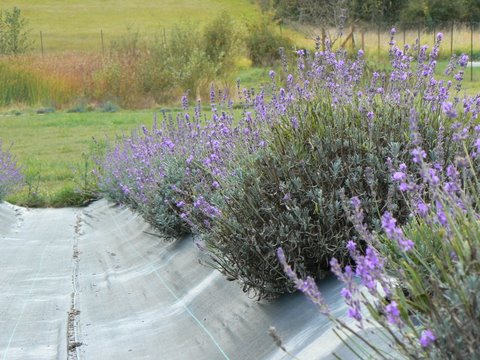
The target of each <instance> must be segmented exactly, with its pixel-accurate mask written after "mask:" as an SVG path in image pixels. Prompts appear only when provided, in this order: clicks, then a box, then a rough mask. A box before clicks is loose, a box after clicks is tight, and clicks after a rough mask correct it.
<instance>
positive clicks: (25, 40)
mask: <svg viewBox="0 0 480 360" xmlns="http://www.w3.org/2000/svg"><path fill="white" fill-rule="evenodd" d="M27 24H28V23H27V20H26V19H25V18H24V17H23V16H22V14H21V11H20V9H19V8H18V7H14V8H13V9H12V10H5V11H3V12H1V11H0V55H19V54H23V53H25V52H27V51H28V50H30V48H31V47H32V44H31V41H30V40H29V37H28V36H29V31H28V29H27Z"/></svg>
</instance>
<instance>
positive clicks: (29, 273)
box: [0, 200, 348, 360]
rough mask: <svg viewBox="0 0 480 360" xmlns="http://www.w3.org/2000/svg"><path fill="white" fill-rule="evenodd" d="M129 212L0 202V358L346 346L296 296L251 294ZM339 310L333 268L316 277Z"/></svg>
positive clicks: (303, 351)
mask: <svg viewBox="0 0 480 360" xmlns="http://www.w3.org/2000/svg"><path fill="white" fill-rule="evenodd" d="M199 256H200V253H199V250H198V249H197V247H196V246H195V244H194V243H193V241H192V239H191V238H189V237H187V238H184V239H181V240H179V241H176V242H165V241H164V240H162V239H161V238H159V237H158V236H157V235H155V234H154V232H153V231H152V229H151V228H150V227H149V226H148V225H147V224H146V223H145V222H144V221H143V220H142V219H141V218H140V217H139V216H138V215H136V214H134V213H132V212H131V211H130V210H128V209H126V208H124V207H119V206H114V205H112V204H110V203H108V202H107V201H105V200H100V201H98V202H96V203H93V204H91V205H90V206H88V207H87V208H83V209H72V208H65V209H24V208H19V207H16V206H13V205H10V204H8V203H1V204H0V359H115V360H120V359H168V360H170V359H173V360H176V359H197V360H198V359H200V360H201V359H206V360H207V359H208V360H211V359H290V356H288V355H286V354H285V353H284V352H283V351H282V350H281V349H279V348H278V347H277V346H276V345H275V344H274V342H273V340H272V339H271V337H270V336H269V335H268V333H267V332H268V329H269V327H270V326H274V327H275V328H276V329H277V332H278V334H279V335H280V337H281V338H282V340H283V345H284V346H285V347H286V348H287V349H288V350H289V351H290V353H292V354H294V355H295V356H297V357H298V358H299V359H305V360H307V359H330V358H333V357H332V356H331V355H330V354H331V353H332V351H337V353H339V354H340V355H342V353H344V354H345V355H344V356H346V358H348V355H346V354H347V352H346V350H345V349H344V348H343V347H342V346H341V341H340V340H339V339H338V338H337V337H336V336H335V335H334V333H333V331H332V325H331V323H330V322H329V321H328V319H326V318H325V317H323V316H321V315H320V314H319V312H318V310H317V308H316V307H315V306H314V305H313V304H312V303H310V302H309V301H308V300H307V299H306V298H305V297H304V296H303V295H301V294H291V295H286V296H283V297H281V298H279V299H277V300H275V301H273V302H257V301H255V300H253V299H250V298H249V297H248V296H247V295H246V294H244V293H243V292H242V291H241V288H240V286H239V285H238V284H237V283H235V282H228V281H226V280H225V278H224V277H223V276H222V275H220V274H219V273H218V272H217V271H216V270H213V269H211V268H209V267H206V266H204V265H201V264H199V261H198V259H199ZM320 287H321V290H322V292H323V294H324V296H325V298H326V301H327V302H328V303H329V304H330V306H331V308H332V309H333V312H334V313H335V314H337V315H340V314H343V313H344V312H345V305H344V304H343V301H342V299H341V297H340V296H339V291H340V289H341V287H342V285H341V284H340V283H339V282H338V281H337V280H335V279H333V278H328V279H326V280H324V281H322V283H321V284H320Z"/></svg>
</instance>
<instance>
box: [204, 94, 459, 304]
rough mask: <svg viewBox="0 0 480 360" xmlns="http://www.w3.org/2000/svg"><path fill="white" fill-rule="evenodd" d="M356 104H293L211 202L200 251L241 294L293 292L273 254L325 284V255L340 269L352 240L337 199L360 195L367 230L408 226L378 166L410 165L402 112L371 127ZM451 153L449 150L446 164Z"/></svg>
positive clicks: (319, 100) (429, 126)
mask: <svg viewBox="0 0 480 360" xmlns="http://www.w3.org/2000/svg"><path fill="white" fill-rule="evenodd" d="M357 106H358V105H356V104H351V105H348V104H345V103H344V104H343V105H342V107H335V106H334V105H332V103H331V102H330V101H329V98H328V97H322V96H319V97H316V98H315V99H314V100H313V99H312V100H311V101H306V102H302V103H301V104H297V108H296V111H295V112H294V113H290V114H289V115H288V116H286V117H284V118H283V120H282V122H281V123H280V124H279V125H277V126H275V127H274V129H273V131H272V134H271V139H270V142H269V145H268V146H267V148H266V149H265V150H264V151H260V152H258V153H257V155H256V156H255V158H254V160H253V161H252V162H251V163H249V164H246V165H244V166H243V167H242V168H243V169H244V170H243V174H242V176H238V173H236V176H237V177H238V180H237V182H236V183H233V184H231V185H229V186H233V187H234V188H233V189H231V191H230V192H229V193H228V194H225V202H224V203H222V202H219V203H218V204H215V205H216V206H217V207H219V208H220V210H221V212H222V214H223V216H222V217H221V218H219V219H217V220H216V222H215V223H214V226H213V227H212V229H211V230H210V231H208V232H206V233H205V234H204V239H205V242H206V244H207V248H208V250H209V251H210V252H211V253H212V254H213V257H214V258H215V261H216V263H217V264H220V266H219V268H220V270H221V271H222V272H224V273H225V274H227V275H228V276H230V277H232V278H235V279H239V280H240V281H241V283H242V284H243V286H244V289H245V290H251V291H253V292H254V293H256V294H257V295H258V296H259V297H272V296H276V295H278V294H281V293H284V292H285V291H291V290H293V289H292V284H291V283H290V282H289V281H288V279H287V277H286V276H285V275H284V274H283V273H282V270H281V267H280V265H279V264H278V262H277V260H276V255H275V249H276V248H278V247H282V248H283V249H284V251H285V254H286V256H287V259H288V261H289V263H291V264H293V266H294V268H295V271H297V272H298V273H299V274H301V276H302V277H306V276H312V277H314V278H317V279H318V278H321V277H323V276H325V274H326V273H327V272H328V271H329V268H330V266H329V261H330V259H331V258H332V257H336V258H337V259H338V260H339V261H340V262H342V263H348V262H349V259H350V257H349V254H348V251H347V249H346V243H347V241H349V240H350V239H352V238H354V237H355V232H354V231H353V227H352V225H351V223H350V222H349V219H348V216H347V214H346V213H345V211H344V208H343V203H344V199H345V198H350V197H353V196H361V197H362V199H363V208H364V210H365V213H366V221H367V223H368V224H370V226H372V227H374V228H377V226H378V224H379V220H378V219H379V216H378V215H379V214H381V213H383V211H385V210H386V209H389V210H390V211H391V212H392V213H393V214H394V215H395V216H396V217H397V218H398V220H399V221H400V222H404V221H405V220H406V219H407V217H408V215H409V209H408V208H407V207H406V206H405V201H404V199H403V197H402V195H401V194H400V193H399V192H398V191H396V190H395V187H394V184H393V182H392V180H391V172H390V169H389V167H388V165H387V164H386V162H385V160H386V159H387V158H391V159H393V161H394V162H395V163H406V164H411V156H410V151H411V149H412V148H411V145H408V143H409V137H408V129H409V126H410V125H409V117H410V115H409V109H406V108H403V109H401V108H399V107H398V106H395V105H393V104H386V103H384V104H382V107H381V108H379V109H378V110H377V113H376V115H375V116H376V119H375V121H374V122H369V121H365V115H363V114H362V113H361V112H359V111H358V107H357ZM419 110H420V111H421V109H419ZM425 115H426V112H422V113H421V115H420V117H422V118H423V117H424V116H425ZM292 118H295V119H296V120H297V121H298V124H297V123H293V124H292ZM424 119H425V121H423V122H422V123H421V126H420V129H421V130H420V131H421V135H422V138H423V139H424V144H425V149H426V151H427V152H428V153H429V156H430V158H431V159H436V160H438V154H437V153H435V147H436V144H437V141H438V131H439V128H440V127H441V126H442V125H441V124H440V122H437V121H429V120H428V117H426V116H425V117H424ZM451 134H452V131H451V130H446V132H445V133H444V135H445V136H446V137H447V138H450V137H451ZM459 149H460V148H459V147H458V146H457V145H455V144H449V147H448V148H447V149H446V150H445V153H444V157H445V159H447V160H449V159H452V157H453V154H455V153H456V152H458V151H459Z"/></svg>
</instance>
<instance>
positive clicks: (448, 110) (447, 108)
mask: <svg viewBox="0 0 480 360" xmlns="http://www.w3.org/2000/svg"><path fill="white" fill-rule="evenodd" d="M442 110H443V112H444V113H445V115H447V116H448V117H449V118H450V119H454V118H456V117H457V116H458V114H457V111H456V110H455V107H454V106H453V104H452V103H451V102H449V101H444V102H443V103H442Z"/></svg>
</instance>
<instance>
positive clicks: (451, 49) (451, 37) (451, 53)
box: [450, 21, 455, 57]
mask: <svg viewBox="0 0 480 360" xmlns="http://www.w3.org/2000/svg"><path fill="white" fill-rule="evenodd" d="M454 24H455V23H454V22H453V21H452V27H451V28H450V57H452V56H453V26H454Z"/></svg>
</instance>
